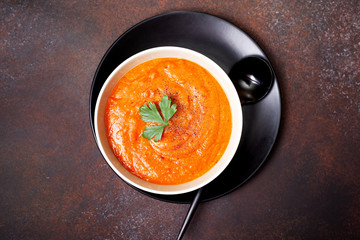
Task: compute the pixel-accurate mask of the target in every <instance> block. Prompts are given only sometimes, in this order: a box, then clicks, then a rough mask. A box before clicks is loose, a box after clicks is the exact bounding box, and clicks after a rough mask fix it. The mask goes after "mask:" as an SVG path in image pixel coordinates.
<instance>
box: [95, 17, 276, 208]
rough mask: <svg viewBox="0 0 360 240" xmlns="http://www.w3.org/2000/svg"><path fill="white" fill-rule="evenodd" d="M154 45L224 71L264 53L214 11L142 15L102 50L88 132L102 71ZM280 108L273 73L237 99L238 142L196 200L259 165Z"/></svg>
mask: <svg viewBox="0 0 360 240" xmlns="http://www.w3.org/2000/svg"><path fill="white" fill-rule="evenodd" d="M158 46H178V47H185V48H189V49H192V50H195V51H198V52H200V53H202V54H204V55H206V56H208V57H209V58H211V59H212V60H213V61H215V62H216V63H217V64H218V65H219V66H220V67H222V68H223V69H224V71H225V72H226V73H229V71H230V69H231V67H232V66H233V65H234V64H235V63H237V62H238V61H239V60H241V59H242V58H244V57H245V56H249V55H258V56H262V57H264V58H265V59H267V57H266V56H265V54H264V53H263V51H262V50H261V49H260V47H259V46H258V45H257V44H256V43H255V42H254V41H253V40H252V39H251V38H250V37H249V36H248V35H247V34H245V33H244V32H243V31H242V30H240V29H239V28H237V27H236V26H234V25H232V24H231V23H229V22H227V21H225V20H223V19H220V18H218V17H215V16H212V15H208V14H205V13H197V12H172V13H166V14H162V15H159V16H155V17H152V18H150V19H147V20H145V21H143V22H141V23H139V24H137V25H135V26H134V27H132V28H131V29H129V30H128V31H126V32H125V33H124V34H123V35H121V36H120V37H119V38H118V39H117V40H116V41H115V42H114V43H113V45H112V46H111V47H110V48H109V50H108V51H107V52H106V53H105V55H104V57H103V58H102V60H101V62H100V64H99V66H98V68H97V70H96V73H95V76H94V80H93V83H92V86H91V92H90V121H91V127H92V131H93V134H94V137H95V131H94V111H95V104H96V99H97V97H98V94H99V92H100V89H101V87H102V85H103V84H104V82H105V80H106V79H107V77H108V76H109V75H110V73H111V72H112V71H113V70H114V69H115V68H116V67H117V66H118V65H119V64H120V63H121V62H123V61H124V60H125V59H127V58H128V57H130V56H132V55H134V54H136V53H138V52H140V51H142V50H145V49H148V48H153V47H158ZM280 114H281V103H280V93H279V87H278V83H277V79H276V76H275V79H274V84H273V87H272V89H271V91H270V93H269V94H268V95H267V96H266V98H264V99H263V100H261V101H260V102H257V103H256V104H249V105H243V116H244V125H243V133H242V137H241V141H240V144H239V148H238V150H237V152H236V154H235V156H234V158H233V160H232V161H231V163H230V165H229V166H228V167H227V168H226V169H225V171H224V172H223V173H222V174H221V175H220V176H219V177H217V178H216V179H215V180H214V181H212V182H211V183H210V184H208V185H206V186H205V187H204V190H203V192H202V200H201V201H202V202H204V201H209V200H212V199H215V198H218V197H221V196H223V195H225V194H227V193H230V192H232V191H233V190H235V189H236V188H238V187H240V186H241V185H242V184H243V183H245V182H246V181H247V180H248V179H249V178H250V177H251V176H252V175H253V174H254V173H255V172H256V171H257V170H258V169H259V167H260V166H261V165H262V164H263V162H264V161H265V160H266V158H267V156H268V154H269V152H270V150H271V148H272V146H273V144H274V142H275V139H276V136H277V133H278V129H279V125H280ZM132 187H133V186H132ZM135 189H136V190H138V191H140V192H141V193H144V194H146V195H148V196H151V197H153V198H156V199H159V200H164V201H169V202H176V203H190V202H192V200H193V198H194V196H195V194H196V192H195V191H194V192H191V193H186V194H178V195H170V196H166V195H158V194H151V193H147V192H144V191H142V190H139V189H137V188H135Z"/></svg>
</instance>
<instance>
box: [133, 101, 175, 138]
mask: <svg viewBox="0 0 360 240" xmlns="http://www.w3.org/2000/svg"><path fill="white" fill-rule="evenodd" d="M159 106H160V110H161V114H162V116H163V117H164V119H163V117H161V115H160V113H159V111H158V110H157V108H156V105H155V104H154V103H152V102H149V106H147V105H146V104H144V106H142V107H140V115H142V116H141V120H143V121H144V122H155V123H161V124H160V125H156V126H148V127H145V131H143V134H142V136H143V137H144V138H147V139H149V140H150V139H151V138H153V137H155V138H154V141H155V142H157V141H159V140H160V139H161V136H162V134H163V132H164V128H165V127H166V126H169V123H168V121H169V120H170V118H171V117H172V116H173V115H174V113H175V112H176V111H177V109H176V104H173V105H171V99H170V98H169V97H168V96H166V95H164V96H163V97H162V98H161V102H159Z"/></svg>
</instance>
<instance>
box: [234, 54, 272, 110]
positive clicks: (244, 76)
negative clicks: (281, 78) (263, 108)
mask: <svg viewBox="0 0 360 240" xmlns="http://www.w3.org/2000/svg"><path fill="white" fill-rule="evenodd" d="M229 77H230V79H231V80H232V81H233V83H234V85H235V88H236V91H237V93H238V94H239V97H240V101H241V103H242V104H247V103H254V102H257V101H260V100H261V99H263V98H264V97H265V96H266V95H267V93H268V92H269V91H270V89H271V87H272V85H273V82H274V74H273V70H272V68H271V65H270V63H269V62H268V61H267V60H265V59H264V58H262V57H258V56H249V57H246V58H243V59H241V60H240V61H239V62H237V63H236V64H235V65H234V66H233V67H232V68H231V70H230V72H229Z"/></svg>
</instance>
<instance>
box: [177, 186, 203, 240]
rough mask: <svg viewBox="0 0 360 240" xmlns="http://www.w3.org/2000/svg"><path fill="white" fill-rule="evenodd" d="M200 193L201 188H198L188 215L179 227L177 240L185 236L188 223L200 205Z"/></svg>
mask: <svg viewBox="0 0 360 240" xmlns="http://www.w3.org/2000/svg"><path fill="white" fill-rule="evenodd" d="M201 192H202V188H200V189H199V190H198V191H197V193H196V195H195V197H194V200H193V201H192V203H191V206H190V208H189V211H188V213H187V214H186V217H185V220H184V222H183V225H182V226H181V229H180V232H179V235H178V237H177V240H181V239H182V237H183V236H184V234H185V231H186V229H187V227H188V226H189V223H190V221H191V218H192V217H193V216H194V213H195V210H196V208H197V206H198V205H199V203H200V196H201Z"/></svg>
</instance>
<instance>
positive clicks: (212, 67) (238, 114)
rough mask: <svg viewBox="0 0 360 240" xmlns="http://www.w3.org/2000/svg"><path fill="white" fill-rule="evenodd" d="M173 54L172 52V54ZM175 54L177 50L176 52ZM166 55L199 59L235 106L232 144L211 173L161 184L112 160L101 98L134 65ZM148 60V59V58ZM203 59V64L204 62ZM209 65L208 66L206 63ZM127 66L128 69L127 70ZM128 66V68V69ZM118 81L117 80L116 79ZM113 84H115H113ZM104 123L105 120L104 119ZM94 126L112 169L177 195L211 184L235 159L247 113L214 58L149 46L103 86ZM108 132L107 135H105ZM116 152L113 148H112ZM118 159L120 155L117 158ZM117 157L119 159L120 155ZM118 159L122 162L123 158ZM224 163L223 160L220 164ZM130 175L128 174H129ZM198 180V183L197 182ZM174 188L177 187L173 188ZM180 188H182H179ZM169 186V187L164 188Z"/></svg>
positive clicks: (137, 183) (155, 189) (159, 191)
mask: <svg viewBox="0 0 360 240" xmlns="http://www.w3.org/2000/svg"><path fill="white" fill-rule="evenodd" d="M169 53H171V54H170V55H169ZM174 53H176V54H175V55H174ZM162 57H172V58H180V59H181V58H183V59H186V60H189V61H192V62H195V63H197V64H199V65H200V66H202V67H203V68H205V69H206V70H207V71H209V72H210V74H211V75H213V76H214V75H216V76H214V78H215V79H216V80H217V81H218V83H219V84H220V85H221V87H222V89H223V91H224V92H225V94H226V96H227V98H228V101H229V104H230V109H231V115H232V131H231V136H230V140H229V143H228V146H227V148H226V150H225V152H224V154H223V156H222V157H221V158H220V160H219V161H218V162H217V163H216V164H215V166H216V167H217V168H215V166H213V167H212V168H211V169H210V170H209V171H208V172H206V173H205V174H204V175H202V176H200V177H199V178H196V179H194V180H192V181H190V182H187V183H183V184H177V185H161V184H154V183H149V182H147V181H145V180H142V179H140V178H138V177H137V176H135V175H133V174H132V173H130V172H129V171H128V170H127V169H126V168H124V167H122V168H123V169H124V170H125V171H126V172H127V173H129V174H131V175H130V176H131V177H129V175H128V174H127V173H125V174H124V173H122V172H121V171H119V169H118V168H117V166H115V165H114V164H113V162H112V161H111V160H110V158H109V156H108V154H107V152H108V151H106V150H105V149H104V147H103V144H104V140H103V139H101V138H100V137H99V136H100V134H99V133H100V131H101V130H99V108H100V107H99V106H100V101H107V98H108V96H106V99H105V100H104V97H103V96H104V94H105V91H107V93H108V94H109V92H110V93H111V91H112V89H113V87H114V86H115V85H116V83H117V82H118V81H119V79H120V78H121V77H122V76H123V75H124V74H125V73H126V72H128V71H129V70H130V69H132V68H133V67H135V66H137V65H139V64H141V63H143V62H146V61H148V60H151V59H156V58H162ZM144 59H145V60H144ZM200 62H201V63H200ZM205 64H206V66H204V65H205ZM124 69H125V71H124ZM126 69H127V70H126ZM118 75H120V77H119V76H118ZM115 78H116V79H117V80H114V79H115ZM110 83H111V84H110ZM100 122H101V121H100ZM234 123H236V127H234V126H235V125H234ZM94 128H95V137H96V144H97V145H98V148H99V150H100V152H101V154H102V156H103V158H104V159H105V160H106V162H107V163H108V165H109V166H110V167H111V168H112V170H113V171H114V172H115V173H116V174H117V175H118V176H119V177H120V178H121V179H122V180H124V181H125V182H126V183H128V184H130V185H131V186H134V187H136V188H138V189H141V190H143V191H146V192H149V193H155V194H162V195H176V194H183V193H188V192H192V191H194V190H196V189H199V188H201V187H203V186H205V185H207V184H209V183H210V182H211V181H213V180H214V179H215V178H217V177H218V176H219V175H220V174H221V173H222V172H223V171H224V170H225V168H226V167H227V166H228V165H229V163H230V162H231V160H232V158H233V157H234V155H235V153H236V150H237V148H238V146H239V143H240V138H241V134H242V128H243V113H242V107H241V103H240V99H239V96H238V94H237V92H236V89H235V86H234V84H233V83H232V81H231V80H230V78H229V76H228V75H227V74H226V73H225V72H224V70H223V69H222V68H221V67H220V66H219V65H218V64H216V63H215V62H214V61H213V60H211V59H210V58H209V57H207V56H205V55H203V54H201V53H199V52H197V51H194V50H191V49H188V48H184V47H177V46H161V47H153V48H149V49H146V50H143V51H140V52H138V53H136V54H134V55H132V56H130V57H129V58H127V59H126V60H124V61H123V62H122V63H120V64H119V65H118V66H117V67H116V68H115V69H114V70H113V71H112V72H111V74H110V75H109V76H108V77H107V79H106V81H105V82H104V84H103V85H102V87H101V90H100V92H99V95H98V97H97V100H96V105H95V112H94ZM105 135H106V134H105ZM105 145H108V142H107V140H106V141H105ZM111 153H112V151H111ZM110 157H115V155H114V154H113V153H112V156H110ZM115 158H116V157H115ZM116 160H117V158H116ZM117 162H119V163H120V161H119V160H117ZM220 163H222V164H221V165H220ZM214 169H216V171H215V170H214ZM127 175H128V176H127ZM205 175H209V176H207V178H205V180H201V178H203V177H204V176H205ZM133 177H135V178H136V179H137V180H135V181H134V180H133V179H130V178H133ZM199 179H200V180H199ZM194 182H195V183H194ZM141 183H144V184H146V185H148V186H151V188H150V187H146V186H144V185H143V184H141ZM172 188H173V189H172ZM179 188H180V189H179ZM163 189H165V190H163Z"/></svg>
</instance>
